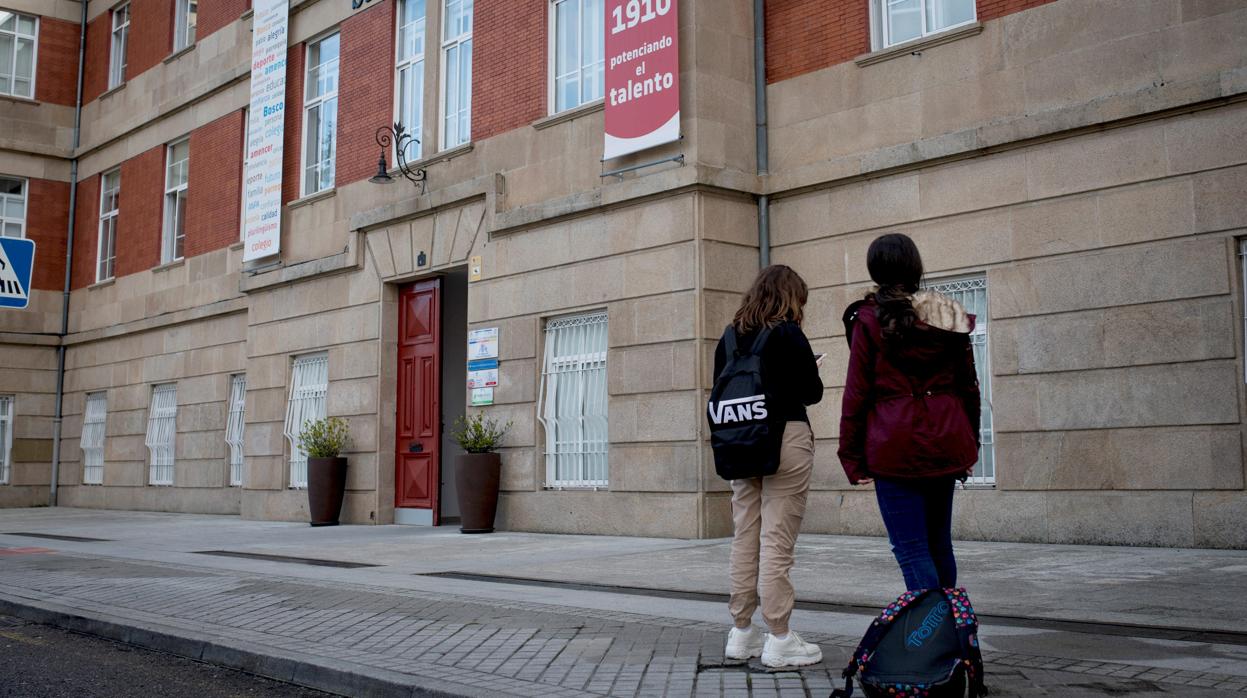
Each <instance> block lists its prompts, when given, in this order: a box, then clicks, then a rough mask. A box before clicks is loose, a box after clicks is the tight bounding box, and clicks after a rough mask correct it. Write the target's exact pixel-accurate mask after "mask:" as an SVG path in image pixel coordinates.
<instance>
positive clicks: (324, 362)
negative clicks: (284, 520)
mask: <svg viewBox="0 0 1247 698" xmlns="http://www.w3.org/2000/svg"><path fill="white" fill-rule="evenodd" d="M328 392H329V355H328V354H313V355H311V356H300V357H298V358H296V359H295V360H294V372H293V375H292V378H291V381H290V402H289V403H287V405H286V440H287V441H289V442H290V486H291V487H294V488H302V487H307V453H305V452H304V451H303V449H302V448H300V447H299V432H300V431H302V430H303V423H304V422H307V421H309V420H313V419H324V418H325V395H326V394H327V393H328Z"/></svg>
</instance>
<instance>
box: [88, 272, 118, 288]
mask: <svg viewBox="0 0 1247 698" xmlns="http://www.w3.org/2000/svg"><path fill="white" fill-rule="evenodd" d="M115 283H117V277H115V276H110V277H108V278H107V279H104V280H103V281H96V282H95V283H93V284H91V285H90V286H87V290H88V291H98V290H99V289H101V288H108V287H109V286H112V285H113V284H115Z"/></svg>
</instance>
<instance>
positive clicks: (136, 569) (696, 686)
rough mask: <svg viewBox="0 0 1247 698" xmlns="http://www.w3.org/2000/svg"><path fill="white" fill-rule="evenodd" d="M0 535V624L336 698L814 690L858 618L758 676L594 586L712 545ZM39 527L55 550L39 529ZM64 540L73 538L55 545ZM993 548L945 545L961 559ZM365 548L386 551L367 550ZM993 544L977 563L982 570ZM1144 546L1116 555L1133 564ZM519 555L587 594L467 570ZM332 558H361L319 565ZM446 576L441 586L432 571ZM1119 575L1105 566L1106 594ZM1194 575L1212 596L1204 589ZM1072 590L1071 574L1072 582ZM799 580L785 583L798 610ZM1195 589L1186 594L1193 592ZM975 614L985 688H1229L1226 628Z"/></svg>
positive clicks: (281, 530) (817, 628) (843, 620)
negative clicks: (564, 574) (790, 668)
mask: <svg viewBox="0 0 1247 698" xmlns="http://www.w3.org/2000/svg"><path fill="white" fill-rule="evenodd" d="M0 532H4V533H0V546H2V548H0V611H4V612H9V613H14V614H18V615H23V616H25V617H28V618H33V619H35V620H46V621H52V620H56V622H58V623H61V624H65V625H68V626H69V627H71V628H74V629H78V630H82V631H86V632H92V633H98V634H102V635H104V636H106V637H112V638H114V639H120V640H125V641H129V642H133V643H136V644H139V645H145V646H149V647H150V646H155V647H160V648H165V649H169V650H170V651H174V652H176V653H178V654H181V655H183V656H189V657H192V658H195V659H201V660H203V661H204V662H208V663H214V664H222V665H225V666H231V667H236V668H243V669H246V670H249V671H252V672H254V673H258V674H262V675H265V676H270V677H273V678H278V679H282V680H287V681H294V682H296V683H300V684H303V685H310V686H315V687H317V688H321V689H325V690H330V691H333V692H337V693H341V694H344V695H412V694H413V687H414V688H416V689H418V690H416V692H415V694H417V695H423V694H424V693H421V692H420V691H433V692H441V693H442V694H449V695H467V696H474V695H480V696H484V695H490V696H498V695H521V696H522V695H552V696H553V695H558V696H575V695H612V696H632V695H638V696H658V695H671V696H701V695H732V696H736V695H741V696H743V695H757V696H764V695H765V696H776V695H778V696H789V695H792V696H825V695H826V694H827V693H828V692H829V691H830V689H831V687H832V684H833V679H834V678H835V676H836V675H837V674H838V671H839V668H840V667H841V666H842V664H843V662H844V661H845V659H846V658H847V654H848V652H849V651H851V649H852V647H853V646H854V645H855V644H856V642H857V639H858V634H859V633H860V631H861V630H862V629H863V628H864V626H865V625H866V623H867V622H868V620H869V618H868V616H867V615H866V612H865V611H863V610H858V609H855V608H854V607H853V606H852V605H851V604H847V603H842V604H841V605H839V606H837V605H835V603H834V602H835V600H834V599H833V598H831V597H830V596H827V595H823V596H820V598H821V599H822V601H821V602H810V601H807V602H806V603H805V606H806V608H804V609H802V610H800V611H798V612H797V613H796V614H795V615H794V626H795V627H796V628H797V629H798V630H799V631H800V632H802V633H803V634H804V635H805V636H806V637H807V638H809V639H811V640H813V641H816V642H818V643H819V644H820V645H822V647H823V650H824V654H825V656H826V658H827V660H826V662H825V663H824V664H823V665H820V666H816V667H812V668H810V669H808V670H806V671H802V672H785V673H775V674H772V673H767V672H764V671H761V668H760V667H758V666H756V665H753V666H750V665H727V664H725V662H724V661H723V655H722V650H723V646H722V642H723V633H724V630H725V628H726V625H725V614H724V611H723V608H722V604H721V603H720V602H718V601H716V600H714V592H715V591H716V589H714V588H705V589H701V590H700V591H698V590H686V591H684V592H681V593H679V594H671V593H662V592H661V591H656V590H649V589H644V588H636V587H635V586H632V585H623V586H625V587H629V586H630V587H631V588H614V589H613V590H612V587H618V586H620V585H618V584H617V582H618V581H619V579H617V576H618V575H616V574H614V573H612V570H614V569H617V568H620V567H622V566H623V565H622V563H621V562H620V561H619V560H618V558H619V557H620V556H625V557H630V558H631V560H632V563H633V567H634V569H638V570H645V571H647V572H648V574H649V576H650V577H652V578H655V579H658V580H661V579H663V578H666V577H670V578H679V579H682V580H684V579H687V578H688V577H690V576H691V577H692V578H694V579H697V578H701V577H702V576H703V575H704V574H705V572H704V570H703V571H702V572H700V573H694V571H690V570H701V569H702V568H701V566H700V565H701V563H700V562H699V560H702V559H703V558H704V557H706V556H713V555H714V554H715V553H713V551H714V550H717V549H718V548H719V547H720V546H721V542H715V541H709V542H704V541H646V540H643V539H608V538H589V537H568V536H537V535H528V534H498V535H496V536H491V537H471V538H468V537H463V536H459V535H458V534H457V533H455V532H454V531H433V530H428V529H413V528H403V527H383V528H366V527H343V528H340V529H337V530H335V531H329V532H322V531H319V530H314V529H310V528H309V527H306V526H296V525H291V524H274V523H270V522H242V521H239V520H238V519H233V518H224V517H222V518H214V517H194V516H180V515H162V514H141V515H139V514H133V513H129V512H116V513H109V512H75V511H72V510H68V511H67V510H60V511H51V510H26V511H25V512H19V513H14V512H0ZM15 532H20V533H21V534H22V535H12V534H13V533H15ZM48 535H51V536H60V537H61V538H47V537H42V536H48ZM69 536H74V537H79V538H88V539H94V540H65V539H64V537H69ZM811 539H812V540H811V541H808V543H812V544H814V545H816V546H824V547H826V548H842V549H846V550H852V549H854V548H855V547H862V548H865V547H868V546H874V547H879V545H880V543H881V542H880V541H873V542H872V540H871V539H838V538H830V537H811ZM352 543H353V544H352ZM994 545H996V544H963V546H962V547H963V549H965V550H967V553H973V552H975V551H979V552H981V551H983V550H987V549H990V548H991V547H992V546H994ZM370 546H386V547H388V549H389V550H390V551H391V553H390V555H388V556H387V555H376V556H372V555H369V554H368V550H369V548H370ZM1051 547H1053V546H1030V547H1029V549H1028V550H1026V551H1024V552H1025V553H1028V556H1029V557H1030V558H1032V559H1036V560H1038V559H1042V558H1043V557H1044V556H1045V555H1046V556H1048V557H1051V558H1052V559H1053V562H1054V564H1059V563H1060V561H1061V555H1062V554H1063V552H1062V551H1061V550H1056V549H1051V550H1050V549H1049V548H1051ZM278 550H280V552H278ZM1091 550H1093V549H1082V550H1081V551H1074V552H1084V553H1085V552H1088V551H1091ZM204 551H223V552H228V553H231V555H229V556H224V555H220V554H213V555H204V554H201V553H202V552H204ZM680 551H685V552H684V553H681V552H680ZM1006 552H1007V551H1005V550H1003V549H1001V550H1000V551H999V553H1000V554H999V555H997V556H996V559H997V561H998V562H999V558H1000V557H1002V556H1004V555H1005V554H1006ZM1107 552H1109V551H1107V550H1106V553H1105V554H1107ZM1149 552H1150V551H1136V553H1137V554H1138V555H1143V556H1145V557H1146V555H1147V554H1149ZM1172 552H1173V553H1174V554H1175V555H1176V556H1177V559H1182V558H1183V556H1184V555H1185V556H1187V557H1189V558H1190V560H1191V562H1190V564H1192V565H1194V564H1196V563H1195V562H1194V561H1195V560H1196V559H1202V560H1205V561H1206V560H1208V559H1215V561H1216V563H1215V564H1216V567H1213V568H1211V569H1220V568H1224V567H1231V568H1232V567H1235V565H1234V564H1231V563H1233V562H1234V561H1235V560H1237V561H1238V563H1239V564H1240V565H1241V564H1243V563H1244V562H1247V555H1243V554H1242V553H1235V552H1224V553H1223V552H1216V551H1172ZM237 554H243V555H255V554H259V555H266V556H269V557H267V558H262V559H256V558H252V557H236V556H235V555H237ZM1015 554H1022V553H1015ZM1196 554H1198V555H1196ZM277 555H280V556H282V557H275V556H277ZM394 557H405V558H406V559H407V560H408V562H407V563H405V564H404V563H401V562H398V561H396V560H394V559H392V558H394ZM979 557H989V556H984V555H977V556H976V555H973V554H967V569H966V572H965V575H966V581H967V584H969V585H970V588H971V593H972V594H973V593H974V591H973V590H974V589H975V588H976V585H975V583H974V580H975V576H976V570H975V567H976V565H975V564H974V563H973V562H972V560H974V559H976V558H979ZM1123 557H1126V556H1123ZM296 558H303V559H302V560H299V559H296ZM521 559H522V567H523V568H524V569H527V570H528V573H527V574H528V575H531V574H533V571H534V569H535V568H536V567H539V566H540V565H541V564H542V563H545V564H548V565H551V566H552V567H553V568H555V569H562V568H564V567H568V566H572V565H573V561H574V560H579V563H578V564H576V565H575V566H576V567H577V568H578V569H580V570H581V572H582V575H583V576H585V577H586V578H590V577H594V575H595V572H596V577H594V578H596V580H597V581H598V582H600V584H601V587H597V586H594V585H591V584H588V583H583V584H581V585H580V586H578V587H573V586H567V585H555V586H549V585H547V584H545V583H542V582H540V581H539V580H538V581H523V580H519V579H516V578H515V576H512V577H511V578H509V579H506V580H496V581H482V579H480V578H479V576H480V573H482V571H487V570H494V573H496V574H501V573H502V572H504V571H505V570H507V569H518V568H519V566H521ZM798 559H799V562H798V566H799V567H805V566H811V565H812V566H814V567H816V568H817V567H818V566H819V565H820V564H821V563H825V562H827V560H826V559H825V556H823V557H820V556H819V555H818V554H817V553H816V552H808V553H807V555H806V559H802V558H800V557H799V558H798ZM656 560H661V561H663V562H661V563H657V562H655V561H656ZM343 562H347V563H354V564H356V565H376V566H367V567H366V566H351V567H338V566H326V565H327V564H335V563H343ZM716 564H717V563H716ZM1035 564H1039V563H1038V562H1036V563H1035ZM866 566H867V568H868V569H867V570H865V571H862V572H860V574H863V575H867V576H868V575H871V574H875V575H878V578H879V579H880V580H890V575H891V574H892V573H893V570H891V569H890V568H886V567H884V566H880V567H878V568H877V569H871V568H870V566H869V565H866ZM417 569H418V570H419V571H413V570H417ZM456 571H457V572H458V573H462V574H460V575H459V576H435V575H438V574H442V575H445V574H446V573H455V572H456ZM466 572H475V573H477V574H478V577H475V578H474V577H472V576H471V575H469V574H466ZM1130 574H1131V571H1130V569H1129V568H1128V566H1127V565H1125V564H1124V563H1122V564H1119V565H1118V568H1117V569H1116V570H1115V572H1114V575H1115V578H1117V579H1118V581H1117V584H1118V586H1123V583H1122V581H1121V578H1122V577H1123V576H1127V577H1128V576H1129V575H1130ZM1210 576H1212V577H1213V579H1212V581H1213V582H1214V583H1215V582H1216V581H1217V580H1216V575H1210ZM983 577H984V581H983V582H982V583H981V584H980V585H979V586H982V587H983V590H984V592H985V593H984V597H985V598H986V599H992V598H994V597H995V595H996V593H994V592H992V591H991V589H992V588H993V586H992V585H993V583H992V582H990V579H991V576H990V575H988V574H986V573H984V574H983ZM799 579H800V578H799ZM1093 582H1094V580H1090V579H1078V580H1073V583H1076V584H1083V585H1085V586H1086V587H1087V588H1088V589H1094V588H1095V586H1096V585H1095V584H1094V583H1093ZM1156 583H1157V584H1161V582H1156ZM1125 587H1128V588H1129V593H1130V594H1132V595H1134V599H1135V605H1136V606H1137V607H1139V608H1145V607H1147V606H1149V605H1159V604H1160V603H1161V602H1162V601H1163V599H1162V598H1160V597H1159V596H1157V595H1159V594H1163V592H1164V587H1163V585H1161V586H1158V587H1157V588H1158V589H1159V591H1158V592H1157V595H1152V594H1150V592H1149V591H1148V588H1149V587H1148V585H1147V584H1146V583H1144V582H1139V581H1137V580H1136V581H1135V582H1134V583H1133V584H1129V585H1125ZM809 588H810V587H809V584H808V583H806V584H805V585H803V584H802V583H800V582H799V583H798V592H799V594H800V595H801V596H802V597H803V598H807V597H808V595H807V594H806V592H807V591H808V590H809ZM1216 591H1217V590H1216V589H1215V587H1212V586H1205V587H1199V586H1195V587H1193V588H1190V589H1188V592H1189V593H1190V594H1192V595H1195V596H1198V595H1199V594H1213V593H1214V592H1216ZM1047 593H1048V594H1050V595H1051V597H1052V599H1056V598H1059V597H1061V596H1062V595H1065V596H1066V597H1068V598H1069V599H1070V601H1069V604H1070V605H1071V606H1077V605H1079V604H1081V603H1083V602H1081V601H1079V600H1078V599H1077V598H1076V596H1077V593H1078V588H1077V587H1075V586H1069V587H1066V588H1059V587H1057V586H1050V587H1049V589H1048V591H1047ZM1221 593H1224V590H1221ZM699 594H700V595H699ZM1092 596H1093V597H1094V594H1092ZM1052 599H1050V603H1051V600H1052ZM850 600H851V599H850ZM976 605H978V606H979V610H980V612H981V613H982V614H983V615H984V616H986V617H988V618H991V617H993V615H998V616H1000V617H1001V618H1005V619H1006V620H998V621H989V622H987V623H985V626H984V631H983V636H984V647H985V650H986V660H987V662H988V667H989V671H990V685H991V686H992V688H993V689H994V693H995V694H996V695H1008V696H1105V695H1144V696H1146V695H1158V696H1159V695H1175V696H1194V697H1196V698H1199V697H1202V696H1214V695H1231V694H1236V695H1241V694H1243V693H1244V692H1245V691H1247V639H1244V638H1243V637H1242V636H1241V635H1239V634H1235V633H1232V632H1228V631H1227V632H1221V633H1220V634H1218V635H1206V634H1205V635H1201V634H1199V633H1197V632H1195V631H1196V630H1197V629H1198V628H1199V627H1203V626H1205V625H1206V626H1209V627H1214V628H1216V627H1219V624H1216V623H1206V624H1201V625H1200V626H1193V625H1190V624H1189V623H1188V624H1187V625H1186V626H1185V629H1184V630H1179V629H1177V626H1176V625H1174V624H1172V623H1168V624H1167V625H1166V623H1165V621H1166V620H1167V619H1165V618H1157V621H1158V622H1157V623H1155V624H1152V625H1147V624H1137V625H1136V626H1130V627H1121V626H1114V625H1109V624H1106V622H1105V620H1104V619H1101V618H1098V617H1096V615H1095V614H1094V613H1091V612H1090V611H1089V610H1087V609H1084V611H1083V612H1082V613H1081V615H1082V616H1083V617H1084V620H1085V621H1086V622H1084V623H1081V624H1075V623H1073V622H1072V621H1071V620H1056V621H1054V620H1050V619H1039V620H1033V619H1032V620H1026V619H1023V618H1018V617H1015V615H1012V614H1013V613H1014V612H1015V611H1016V610H1017V608H1016V607H1012V606H1009V607H1006V606H1004V605H998V604H995V603H993V602H990V601H986V600H980V601H977V602H976ZM1190 606H1191V610H1188V611H1187V614H1188V616H1189V617H1187V618H1186V619H1185V620H1186V621H1198V620H1199V619H1198V618H1195V617H1194V615H1193V614H1194V608H1195V606H1196V604H1194V603H1192V604H1190ZM1110 610H1111V609H1110ZM1001 611H1008V613H1001ZM1111 612H1112V615H1113V616H1117V615H1120V614H1121V613H1122V611H1121V610H1120V609H1118V610H1112V611H1111ZM1208 615H1209V617H1210V618H1211V617H1212V616H1214V615H1223V616H1224V615H1226V614H1224V613H1222V614H1217V613H1215V612H1209V614H1208ZM1008 619H1011V620H1008ZM1139 619H1142V615H1137V616H1136V620H1139ZM1180 637H1185V638H1187V639H1179V638H1180Z"/></svg>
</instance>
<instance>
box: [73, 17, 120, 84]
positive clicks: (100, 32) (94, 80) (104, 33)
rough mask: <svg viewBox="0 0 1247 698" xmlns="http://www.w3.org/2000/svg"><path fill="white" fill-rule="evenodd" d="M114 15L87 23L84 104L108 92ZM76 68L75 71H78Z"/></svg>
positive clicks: (83, 81) (83, 68)
mask: <svg viewBox="0 0 1247 698" xmlns="http://www.w3.org/2000/svg"><path fill="white" fill-rule="evenodd" d="M111 30H112V13H111V12H105V13H104V14H102V15H100V16H99V17H96V18H95V19H93V20H91V21H90V22H87V44H86V55H85V56H84V57H83V65H82V103H83V104H86V103H88V102H91V101H92V100H95V99H98V98H99V96H100V95H102V94H104V92H106V91H107V90H108V58H109V56H108V52H109V44H110V42H111V41H112V35H111ZM77 69H78V68H77V66H74V70H77Z"/></svg>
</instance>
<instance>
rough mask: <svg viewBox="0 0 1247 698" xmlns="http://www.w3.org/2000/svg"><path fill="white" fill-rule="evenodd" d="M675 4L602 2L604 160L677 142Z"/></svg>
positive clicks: (635, 0) (666, 1)
mask: <svg viewBox="0 0 1247 698" xmlns="http://www.w3.org/2000/svg"><path fill="white" fill-rule="evenodd" d="M678 35H679V20H678V18H677V16H676V0H606V149H605V155H604V157H605V158H606V159H610V158H616V157H619V156H621V155H627V154H628V153H635V152H637V151H638V150H645V149H646V148H652V147H654V146H656V145H661V144H663V143H670V142H671V141H674V140H678V139H679V138H680V45H679V36H678Z"/></svg>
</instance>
